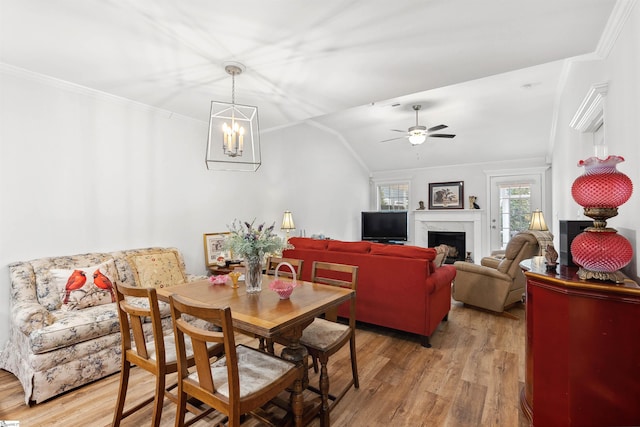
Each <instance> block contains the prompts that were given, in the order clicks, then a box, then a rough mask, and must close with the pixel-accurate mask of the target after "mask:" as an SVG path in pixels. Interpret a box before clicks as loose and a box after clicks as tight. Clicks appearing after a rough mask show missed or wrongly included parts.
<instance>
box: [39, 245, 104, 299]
mask: <svg viewBox="0 0 640 427" xmlns="http://www.w3.org/2000/svg"><path fill="white" fill-rule="evenodd" d="M113 258H114V257H113V255H111V254H105V253H90V254H81V255H71V256H59V257H51V258H40V259H36V260H32V261H28V263H29V264H31V267H32V268H33V274H34V276H35V285H36V295H37V298H38V302H39V303H40V304H41V305H42V306H44V307H45V308H46V309H47V310H49V311H51V310H58V309H59V308H60V304H61V302H62V300H61V299H60V294H59V293H58V288H57V286H56V283H54V281H53V280H52V276H51V270H53V269H70V270H74V269H76V268H78V267H89V266H91V265H98V264H102V263H103V262H107V261H109V260H111V259H113ZM92 274H93V272H92Z"/></svg>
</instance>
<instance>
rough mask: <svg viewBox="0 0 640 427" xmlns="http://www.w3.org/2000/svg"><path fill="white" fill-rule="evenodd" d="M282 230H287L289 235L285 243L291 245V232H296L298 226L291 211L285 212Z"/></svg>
mask: <svg viewBox="0 0 640 427" xmlns="http://www.w3.org/2000/svg"><path fill="white" fill-rule="evenodd" d="M280 228H281V229H282V230H285V231H286V233H287V238H286V240H285V243H289V232H290V231H291V230H295V228H296V225H295V223H294V222H293V215H292V214H291V211H284V216H283V217H282V226H281V227H280Z"/></svg>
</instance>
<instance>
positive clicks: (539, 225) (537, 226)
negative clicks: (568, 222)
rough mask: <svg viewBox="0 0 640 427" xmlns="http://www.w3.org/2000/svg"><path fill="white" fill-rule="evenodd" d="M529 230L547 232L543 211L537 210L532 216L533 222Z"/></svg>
mask: <svg viewBox="0 0 640 427" xmlns="http://www.w3.org/2000/svg"><path fill="white" fill-rule="evenodd" d="M529 230H536V231H547V230H549V228H548V227H547V223H546V222H544V216H543V215H542V211H541V210H539V209H538V210H535V211H533V213H532V214H531V222H530V223H529Z"/></svg>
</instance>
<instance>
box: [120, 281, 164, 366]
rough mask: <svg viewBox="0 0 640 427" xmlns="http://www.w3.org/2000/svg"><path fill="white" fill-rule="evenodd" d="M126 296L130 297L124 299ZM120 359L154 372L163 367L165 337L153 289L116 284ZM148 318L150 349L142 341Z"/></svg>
mask: <svg viewBox="0 0 640 427" xmlns="http://www.w3.org/2000/svg"><path fill="white" fill-rule="evenodd" d="M127 297H129V298H127ZM116 304H117V307H118V318H119V319H120V334H121V337H122V357H126V358H127V359H128V360H130V361H131V362H132V363H135V364H137V365H139V366H140V367H142V368H144V369H146V370H151V371H154V370H155V371H157V370H158V369H160V368H163V367H164V366H165V362H166V361H165V348H164V337H163V333H162V322H161V318H160V309H159V307H158V296H157V294H156V290H155V288H138V287H131V286H127V285H123V284H121V283H118V284H116ZM148 319H151V328H152V335H153V346H154V348H152V347H151V346H150V343H147V341H146V340H145V335H144V330H143V325H144V324H145V323H146V322H148Z"/></svg>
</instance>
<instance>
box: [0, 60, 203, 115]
mask: <svg viewBox="0 0 640 427" xmlns="http://www.w3.org/2000/svg"><path fill="white" fill-rule="evenodd" d="M0 74H6V75H8V76H14V77H17V78H20V79H25V80H30V81H32V82H36V83H39V84H43V85H46V86H49V87H54V88H57V89H61V90H64V91H67V92H72V93H76V94H80V95H83V96H87V97H91V98H94V99H99V100H102V101H108V102H111V103H115V104H121V105H127V106H134V107H136V108H138V109H140V110H143V111H149V112H153V113H155V114H160V115H161V116H163V117H165V118H167V119H177V118H180V119H184V120H189V121H196V122H200V123H208V122H207V121H205V120H199V119H195V118H193V117H188V116H185V115H182V114H178V113H174V112H173V111H169V110H165V109H162V108H158V107H154V106H152V105H149V104H145V103H142V102H139V101H134V100H132V99H129V98H124V97H122V96H118V95H113V94H111V93H108V92H104V91H101V90H98V89H93V88H90V87H87V86H82V85H79V84H77V83H72V82H70V81H67V80H62V79H59V78H56V77H52V76H48V75H46V74H40V73H38V72H35V71H31V70H27V69H25V68H20V67H16V66H15V65H11V64H7V63H5V62H0Z"/></svg>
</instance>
